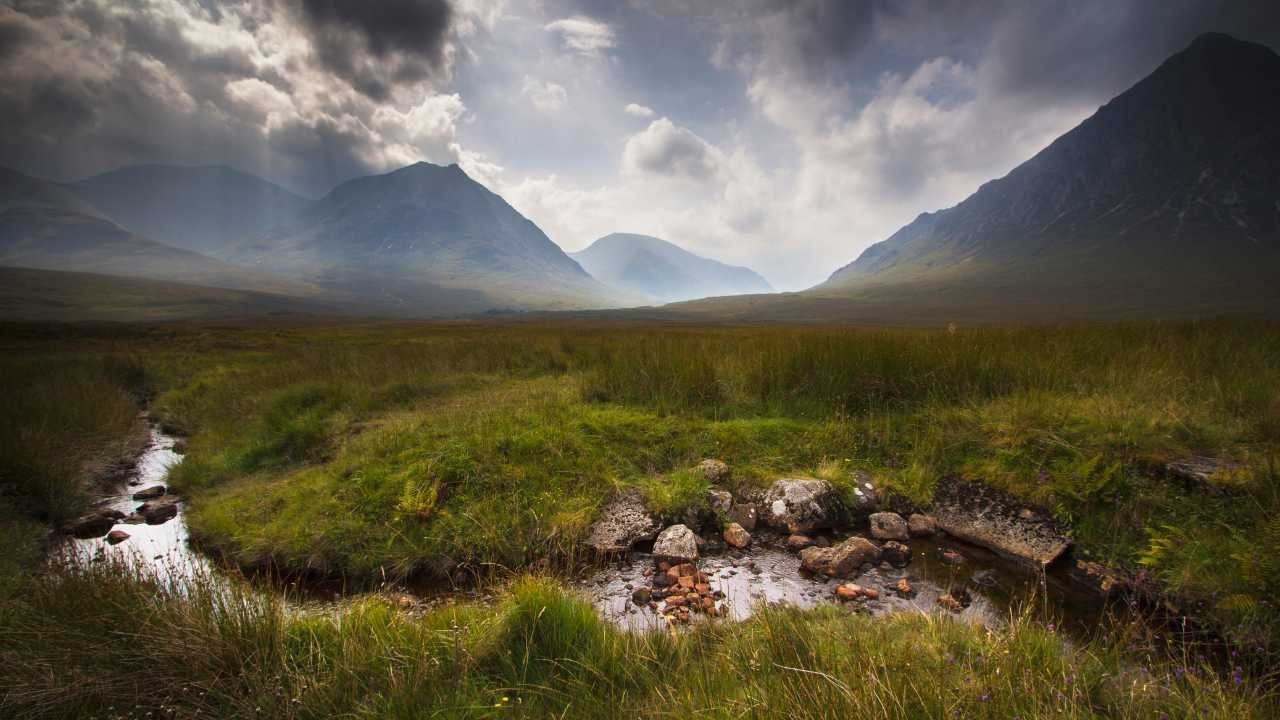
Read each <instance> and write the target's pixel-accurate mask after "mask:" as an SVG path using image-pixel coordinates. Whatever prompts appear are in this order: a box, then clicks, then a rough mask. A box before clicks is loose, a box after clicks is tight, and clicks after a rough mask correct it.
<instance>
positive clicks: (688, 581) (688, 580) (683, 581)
mask: <svg viewBox="0 0 1280 720" xmlns="http://www.w3.org/2000/svg"><path fill="white" fill-rule="evenodd" d="M676 585H678V586H679V587H682V588H685V589H686V590H692V589H693V585H694V583H693V576H692V575H685V576H684V577H682V578H680V579H678V580H676Z"/></svg>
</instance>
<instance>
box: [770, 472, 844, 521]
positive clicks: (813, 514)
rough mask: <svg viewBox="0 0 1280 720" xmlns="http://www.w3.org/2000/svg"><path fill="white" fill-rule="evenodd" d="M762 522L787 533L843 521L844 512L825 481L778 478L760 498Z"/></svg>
mask: <svg viewBox="0 0 1280 720" xmlns="http://www.w3.org/2000/svg"><path fill="white" fill-rule="evenodd" d="M763 510H764V521H765V524H767V525H769V526H770V527H775V528H780V529H785V530H786V531H787V532H789V533H810V532H813V531H814V530H819V529H822V528H831V527H835V526H836V525H839V524H840V523H842V522H844V521H845V519H846V518H847V516H848V512H847V510H846V508H845V506H844V503H843V502H841V500H840V495H839V493H837V492H836V491H835V488H833V487H831V483H829V482H827V481H825V480H819V479H818V478H811V477H796V478H782V479H780V480H777V481H775V482H774V483H773V485H771V486H770V487H769V491H768V492H767V493H765V497H764V506H763Z"/></svg>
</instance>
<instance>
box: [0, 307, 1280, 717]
mask: <svg viewBox="0 0 1280 720" xmlns="http://www.w3.org/2000/svg"><path fill="white" fill-rule="evenodd" d="M0 345H2V346H3V347H4V350H5V352H4V358H3V360H0V369H2V370H3V378H4V380H3V383H4V387H3V388H2V390H3V392H4V393H5V395H6V397H9V398H14V399H15V402H12V403H6V404H5V406H4V410H3V411H0V447H3V449H4V452H3V455H2V456H0V458H2V460H0V479H2V480H3V483H4V488H5V490H6V491H7V492H6V493H5V495H4V496H3V497H2V498H0V512H2V513H3V517H4V518H5V521H4V523H3V525H4V527H5V537H6V538H9V539H10V540H9V545H10V547H11V548H13V552H12V553H11V554H10V556H9V557H8V559H6V561H5V566H4V567H5V575H4V587H5V589H6V594H7V595H8V596H9V597H8V599H9V600H10V602H6V603H5V608H6V609H5V610H3V611H0V612H3V616H0V644H3V646H4V648H5V649H3V650H0V666H2V667H0V676H2V677H0V683H3V690H4V692H5V693H6V694H5V696H4V697H5V699H4V700H2V701H0V708H3V707H4V704H3V703H9V704H11V705H12V706H13V707H14V708H15V710H16V711H18V712H19V714H25V715H29V716H40V715H47V716H59V717H61V716H72V715H79V716H84V715H85V714H88V715H94V714H97V715H101V716H109V715H111V714H112V712H114V713H115V714H123V713H124V712H125V711H124V708H126V707H127V708H129V710H130V711H132V710H133V709H134V708H137V709H138V712H139V713H144V712H146V711H152V712H161V710H160V707H161V706H164V707H167V708H172V709H174V711H175V712H176V713H177V714H178V715H180V716H188V715H192V714H194V711H195V710H196V709H200V710H201V711H202V713H203V714H205V715H206V716H224V715H242V716H250V717H252V716H266V717H273V716H296V717H313V716H314V717H319V716H333V715H339V716H344V715H345V716H370V717H372V716H379V717H386V716H396V717H399V716H404V717H408V716H415V717H416V716H422V715H430V711H432V710H442V711H444V712H443V714H445V715H470V716H478V717H485V716H494V717H497V716H502V715H515V716H521V715H533V716H537V715H542V714H551V713H552V712H553V711H558V710H561V709H563V708H564V707H565V706H566V705H570V710H569V712H568V713H567V714H568V715H569V716H583V717H586V716H596V715H600V716H605V715H608V714H609V712H611V711H612V710H613V709H615V708H627V709H628V711H627V714H632V715H642V716H643V715H648V716H654V717H657V716H668V715H675V714H681V715H708V716H717V717H719V716H724V717H729V716H746V717H752V716H755V717H763V716H777V715H789V716H797V717H848V716H870V717H1012V716H1015V715H1016V716H1021V717H1027V718H1030V717H1098V716H1101V717H1159V716H1160V715H1161V714H1166V715H1168V716H1169V717H1250V716H1253V717H1266V716H1267V715H1269V714H1272V713H1274V712H1276V711H1277V705H1276V696H1275V694H1274V691H1273V690H1272V689H1271V688H1273V684H1272V683H1273V681H1274V678H1272V677H1269V676H1267V675H1266V673H1265V672H1263V673H1261V674H1252V673H1251V674H1250V675H1249V677H1248V678H1245V679H1241V678H1238V677H1233V673H1232V669H1231V668H1230V667H1228V668H1226V669H1225V670H1224V669H1222V668H1219V669H1218V670H1216V671H1206V670H1205V668H1204V667H1202V664H1201V663H1199V662H1197V661H1195V660H1188V659H1186V658H1169V657H1166V656H1165V655H1164V654H1162V653H1163V651H1155V650H1150V648H1149V647H1148V646H1147V645H1146V644H1145V643H1143V642H1136V641H1134V638H1133V637H1124V636H1112V637H1109V638H1105V639H1104V638H1100V639H1099V640H1097V641H1095V642H1093V643H1088V644H1086V645H1084V646H1070V645H1067V644H1065V643H1064V642H1063V641H1062V640H1060V639H1059V638H1058V637H1057V636H1055V635H1054V634H1053V633H1052V632H1050V631H1049V630H1048V629H1046V628H1045V627H1043V626H1041V625H1039V624H1037V623H1035V622H1032V621H1031V620H1029V619H1025V618H1024V619H1021V620H1019V621H1017V622H1015V623H1013V625H1012V626H1011V628H1010V629H1009V630H1007V631H1004V632H998V633H992V632H988V631H985V630H981V629H975V628H969V627H964V626H960V625H958V624H955V623H950V622H945V621H941V620H937V619H932V618H924V617H912V618H899V619H894V620H891V621H881V620H870V619H867V618H860V617H851V616H847V614H844V613H835V612H831V611H826V612H809V613H802V612H796V611H775V612H769V613H764V614H762V615H760V616H758V617H757V618H756V619H754V620H752V621H751V622H749V623H747V624H746V625H743V626H723V625H722V626H717V627H709V628H706V629H702V630H699V631H696V632H691V633H687V634H682V635H681V636H680V637H678V638H669V637H665V636H654V637H640V636H631V635H627V634H624V633H620V632H618V631H615V630H613V629H612V628H609V627H607V626H605V625H603V624H602V623H601V622H600V621H599V620H597V619H596V618H595V617H594V615H593V614H592V611H591V610H590V608H589V606H586V605H584V604H583V603H582V602H581V601H579V600H577V599H575V598H573V597H572V596H571V594H567V593H566V591H564V590H560V589H558V584H557V583H556V582H555V580H554V578H558V577H562V576H563V575H564V574H565V573H566V572H567V571H569V570H571V569H572V568H573V567H574V566H576V564H577V563H578V562H579V561H580V560H581V558H580V557H578V551H577V548H578V547H579V546H580V541H581V540H582V538H583V536H584V533H585V531H586V528H587V527H588V525H589V523H590V521H591V518H592V516H593V513H594V512H595V510H596V509H597V508H598V507H599V506H600V504H601V503H602V502H603V501H604V500H605V499H606V497H607V495H608V494H609V493H610V492H611V491H612V490H613V489H614V488H618V487H624V486H635V487H637V488H639V489H640V490H641V491H642V492H643V493H644V494H645V496H646V497H647V499H648V500H649V502H650V504H651V505H652V506H653V507H655V508H657V509H659V510H660V511H662V512H663V513H664V514H666V515H668V516H669V517H672V518H675V517H679V516H680V515H682V514H683V513H684V511H685V510H686V509H688V508H690V507H692V506H695V505H699V504H701V503H703V502H704V501H705V500H704V498H705V490H706V487H705V481H704V480H702V479H701V477H700V476H699V475H697V474H695V473H692V472H690V469H691V468H692V466H693V465H694V464H695V463H696V462H697V461H698V460H700V459H702V458H704V457H718V458H721V459H723V460H725V461H727V462H728V463H729V464H730V465H731V466H732V467H733V469H734V475H733V481H732V483H733V485H734V487H733V489H735V490H739V491H741V490H747V489H751V488H758V487H764V486H765V485H767V484H768V482H769V481H770V479H771V478H773V477H775V476H776V475H778V474H781V473H792V472H801V473H808V474H817V475H820V476H822V477H824V478H826V479H828V480H830V481H832V482H833V483H835V484H836V485H837V486H840V487H845V488H849V487H850V482H851V478H852V474H853V472H854V471H866V472H870V473H871V474H872V475H873V476H874V477H875V478H876V479H877V482H878V483H879V484H880V485H881V486H882V487H884V488H886V489H887V490H888V492H889V493H890V495H891V497H892V502H896V503H900V504H903V505H907V504H924V503H927V501H928V499H929V496H930V494H931V492H932V489H933V487H934V484H935V483H936V481H937V480H938V478H939V477H941V476H943V475H945V474H949V473H958V474H962V475H965V476H969V477H975V478H982V479H985V480H986V481H987V482H989V483H991V484H993V485H996V486H999V487H1002V488H1004V489H1007V490H1009V491H1011V492H1014V493H1015V494H1018V495H1020V496H1022V497H1025V498H1028V499H1029V500H1032V501H1034V502H1036V503H1039V504H1042V505H1044V506H1046V507H1048V508H1050V509H1052V511H1053V512H1054V513H1055V514H1056V515H1057V516H1059V517H1060V518H1061V519H1063V520H1064V521H1067V522H1069V523H1070V524H1071V525H1072V526H1073V528H1074V530H1075V533H1076V537H1077V539H1078V541H1079V545H1080V552H1081V553H1083V554H1084V555H1085V556H1087V557H1089V558H1091V559H1096V560H1099V561H1102V562H1105V563H1108V564H1112V565H1116V566H1119V567H1122V568H1125V569H1128V570H1131V571H1137V572H1142V573H1144V574H1145V575H1146V576H1148V577H1149V578H1150V579H1151V581H1152V582H1153V583H1155V584H1156V585H1157V586H1158V587H1160V588H1162V589H1163V590H1164V591H1166V592H1168V593H1170V594H1172V595H1176V596H1177V597H1178V598H1180V600H1182V601H1187V602H1189V603H1191V605H1192V606H1194V607H1197V608H1198V609H1199V610H1198V612H1200V613H1201V614H1202V615H1203V616H1204V617H1205V618H1206V619H1208V620H1209V621H1211V622H1212V623H1215V624H1216V626H1217V627H1219V628H1220V629H1221V630H1222V631H1223V632H1224V633H1226V634H1228V635H1229V636H1230V637H1232V638H1233V639H1234V640H1235V641H1236V642H1238V643H1241V644H1242V646H1243V645H1247V646H1249V647H1250V648H1254V647H1261V648H1263V650H1264V652H1265V653H1272V654H1273V653H1274V652H1275V648H1276V643H1277V638H1280V609H1277V607H1276V604H1275V597H1276V593H1277V591H1278V590H1280V563H1278V562H1277V561H1276V558H1277V557H1280V520H1278V519H1277V518H1280V515H1278V514H1277V510H1280V469H1278V467H1277V460H1278V459H1280V452H1278V450H1280V328H1277V327H1276V326H1274V325H1270V324H1264V323H1251V322H1231V321H1221V322H1207V323H1186V324H1170V325H1161V324H1133V325H1111V326H1094V327H1062V328H1026V329H966V328H961V329H959V330H956V331H947V330H853V329H826V328H812V329H786V328H723V327H721V328H714V327H686V328H674V327H649V326H643V325H589V324H572V325H571V324H560V325H556V324H497V323H495V324H434V325H429V324H364V325H328V326H325V325H313V326H308V327H266V326H259V327H241V328H217V327H210V326H202V327H178V326H151V327H114V326H104V327H92V326H86V327H81V328H77V329H69V328H66V327H50V326H34V325H27V326H8V327H5V328H3V329H2V330H0ZM139 397H151V398H153V399H152V401H151V407H150V409H151V412H152V414H153V415H154V416H155V417H156V418H158V419H160V420H161V421H163V422H164V423H165V424H166V425H168V426H170V427H171V428H173V429H175V430H179V431H182V432H184V433H186V434H187V435H188V440H187V446H188V455H187V459H186V461H185V462H184V463H183V465H181V466H180V468H179V469H178V471H177V472H175V473H174V475H173V477H172V478H171V482H172V484H174V485H175V486H176V487H177V488H179V490H180V491H181V492H183V493H184V494H185V495H187V496H188V497H189V499H190V505H189V510H188V521H189V523H190V525H191V527H192V530H193V533H194V534H196V535H197V536H198V537H199V538H200V541H201V543H202V544H203V546H204V547H206V548H208V549H210V550H212V551H215V552H218V553H220V554H223V555H224V556H225V557H226V558H228V559H230V560H232V561H234V562H236V563H239V564H241V565H245V566H268V567H271V568H273V569H274V570H276V571H280V572H285V573H293V572H297V573H312V574H320V575H326V576H331V577H337V578H343V579H345V580H346V581H347V582H348V584H349V585H355V586H358V585H360V584H367V585H368V586H370V587H372V586H374V585H376V584H377V583H378V582H380V581H381V580H382V579H383V578H385V577H405V576H410V575H413V576H416V577H418V578H433V577H434V578H445V577H447V576H449V575H451V574H454V573H456V572H457V571H459V570H461V571H464V572H467V573H469V574H472V575H476V576H479V577H481V578H483V579H485V580H486V581H487V582H492V583H495V584H496V587H498V588H500V593H499V594H500V595H501V596H502V597H503V598H504V599H503V600H502V601H501V602H500V603H499V605H498V606H497V607H491V608H488V607H459V608H455V609H451V610H441V611H436V612H434V613H431V614H429V615H428V616H426V617H417V616H412V615H407V614H404V613H400V612H398V611H396V610H394V609H392V608H391V607H389V606H387V605H386V604H385V603H383V602H381V601H378V600H376V599H370V600H366V601H358V602H356V603H354V604H353V605H352V606H351V607H350V608H347V609H345V610H342V611H339V612H335V613H329V614H323V615H316V616H298V615H296V614H291V613H287V612H285V611H284V610H283V608H282V607H280V606H279V604H278V601H277V600H272V599H269V598H266V597H264V596H260V595H249V594H236V595H235V596H234V597H228V596H219V595H217V594H216V593H214V592H212V591H209V592H206V593H203V594H202V593H188V594H184V593H180V592H177V591H176V590H174V589H171V588H170V589H166V588H164V587H162V586H159V587H158V586H157V585H156V583H155V582H151V581H148V580H147V579H145V578H144V579H139V578H134V577H128V576H127V574H122V573H121V572H120V571H119V570H118V569H114V570H113V569H110V568H101V567H99V568H95V569H93V570H90V571H89V572H88V573H87V574H85V573H82V572H66V573H54V574H52V575H38V576H33V575H31V574H30V572H29V571H28V570H26V569H25V568H30V567H32V562H33V561H32V560H31V558H33V557H35V556H36V554H37V553H38V546H37V544H36V543H35V542H33V538H36V537H38V533H36V532H35V531H34V529H33V528H35V527H36V525H35V524H34V523H56V522H57V521H59V520H61V519H63V518H65V517H67V516H70V515H72V514H74V513H75V512H77V511H78V510H79V505H78V503H81V502H83V499H82V498H83V492H82V490H83V485H82V483H83V479H84V467H86V464H88V465H92V462H91V459H92V458H94V457H98V456H101V455H102V454H104V453H109V452H110V449H111V448H112V447H113V446H117V445H119V444H120V443H121V442H123V439H124V438H127V437H128V435H129V433H130V432H132V431H133V430H132V429H131V428H132V427H133V423H134V422H135V419H136V401H137V400H136V399H137V398H139ZM1191 454H1198V455H1216V456H1224V457H1229V458H1232V459H1234V460H1237V461H1239V462H1240V463H1241V465H1242V469H1241V470H1240V471H1239V472H1236V473H1232V474H1231V475H1230V476H1229V477H1223V478H1219V479H1218V482H1217V485H1218V486H1217V487H1212V488H1196V487H1188V486H1185V485H1183V484H1180V483H1177V482H1172V481H1170V480H1169V479H1167V478H1165V477H1164V476H1163V475H1162V474H1161V473H1159V472H1156V471H1155V470H1154V469H1156V468H1158V467H1159V466H1160V465H1162V463H1163V462H1165V461H1167V460H1170V459H1174V458H1178V457H1182V456H1185V455H1191ZM530 572H532V573H534V574H535V575H536V577H533V578H530V577H528V576H527V575H526V573H530ZM139 618H148V620H147V621H146V622H145V623H143V622H142V621H141V620H139ZM95 627H96V628H119V631H118V635H117V636H116V640H115V641H112V642H109V643H106V644H105V645H104V644H102V643H101V642H97V643H96V644H94V643H95V641H96V640H97V638H96V636H95V634H94V633H93V632H92V631H91V630H92V628H95ZM1126 632H1129V631H1126ZM1132 632H1133V633H1135V636H1134V637H1137V635H1136V634H1137V633H1139V631H1138V630H1136V629H1135V630H1132ZM90 644H92V648H93V649H90V647H89V645H90ZM195 657H199V658H202V660H201V662H194V661H193V660H192V658H195ZM1188 664H1190V665H1192V666H1193V669H1194V670H1195V672H1192V673H1187V672H1186V671H1185V669H1180V668H1183V667H1184V666H1186V665H1188ZM908 665H909V666H910V669H908ZM1142 668H1145V669H1142ZM1137 669H1142V670H1141V673H1140V674H1139V675H1134V674H1133V673H1135V672H1138V670H1137ZM147 672H150V673H153V675H152V676H151V677H152V681H151V682H152V683H153V686H155V685H158V686H159V687H162V688H164V689H165V690H164V693H167V694H161V693H154V692H152V693H148V692H147V690H146V688H145V687H143V686H142V685H141V684H140V683H143V682H146V678H147V677H148V676H147V675H146V673H147ZM184 673H185V674H184ZM85 678H94V680H93V681H92V682H84V679H85ZM156 678H159V680H158V681H157V680H156ZM1135 678H1137V679H1138V680H1139V681H1138V682H1137V683H1136V684H1135V683H1134V682H1131V681H1132V680H1134V679H1135ZM1068 680H1069V681H1068ZM72 686H75V688H76V690H75V692H70V691H68V690H67V688H69V687H72ZM21 688H29V690H27V691H24V690H22V689H21ZM180 688H187V689H188V690H190V692H191V693H193V694H190V695H181V694H180V693H179V691H178V689H180ZM59 689H61V690H63V692H62V693H59V692H56V690H59ZM197 689H198V690H197ZM183 692H186V691H183ZM196 693H205V694H204V695H199V694H196ZM295 697H296V698H298V701H297V702H294V698H295ZM503 697H507V698H508V700H507V701H503V700H502V699H501V698H503ZM587 697H590V698H594V699H595V700H594V701H593V702H589V703H588V702H583V701H582V700H581V699H582V698H587ZM139 698H141V700H140V699H139ZM196 698H199V699H198V700H197V699H196ZM571 701H572V702H571ZM112 705H114V706H115V708H116V710H115V711H108V710H107V708H108V707H111V706H112ZM250 705H252V707H251V706H250ZM495 705H496V707H495ZM257 707H262V708H264V709H263V711H262V713H263V714H262V715H255V711H254V709H255V708H257Z"/></svg>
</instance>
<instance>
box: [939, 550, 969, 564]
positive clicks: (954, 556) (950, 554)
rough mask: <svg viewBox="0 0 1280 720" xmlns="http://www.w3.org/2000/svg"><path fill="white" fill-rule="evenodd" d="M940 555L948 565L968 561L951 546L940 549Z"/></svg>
mask: <svg viewBox="0 0 1280 720" xmlns="http://www.w3.org/2000/svg"><path fill="white" fill-rule="evenodd" d="M938 556H939V557H941V558H942V561H943V562H945V563H947V564H948V565H963V564H965V562H966V561H965V559H964V556H963V555H961V554H960V553H958V552H956V551H955V550H951V549H949V548H941V549H939V550H938Z"/></svg>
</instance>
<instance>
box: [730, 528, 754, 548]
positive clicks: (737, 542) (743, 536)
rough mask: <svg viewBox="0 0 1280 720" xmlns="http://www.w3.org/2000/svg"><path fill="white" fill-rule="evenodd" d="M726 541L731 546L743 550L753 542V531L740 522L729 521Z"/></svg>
mask: <svg viewBox="0 0 1280 720" xmlns="http://www.w3.org/2000/svg"><path fill="white" fill-rule="evenodd" d="M724 541H725V542H726V543H728V544H729V545H730V546H731V547H735V548H738V549H739V550H741V549H742V548H745V547H746V546H748V545H750V544H751V533H749V532H747V531H746V530H745V529H743V527H742V526H741V525H739V524H738V523H729V526H728V527H726V528H725V529H724Z"/></svg>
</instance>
